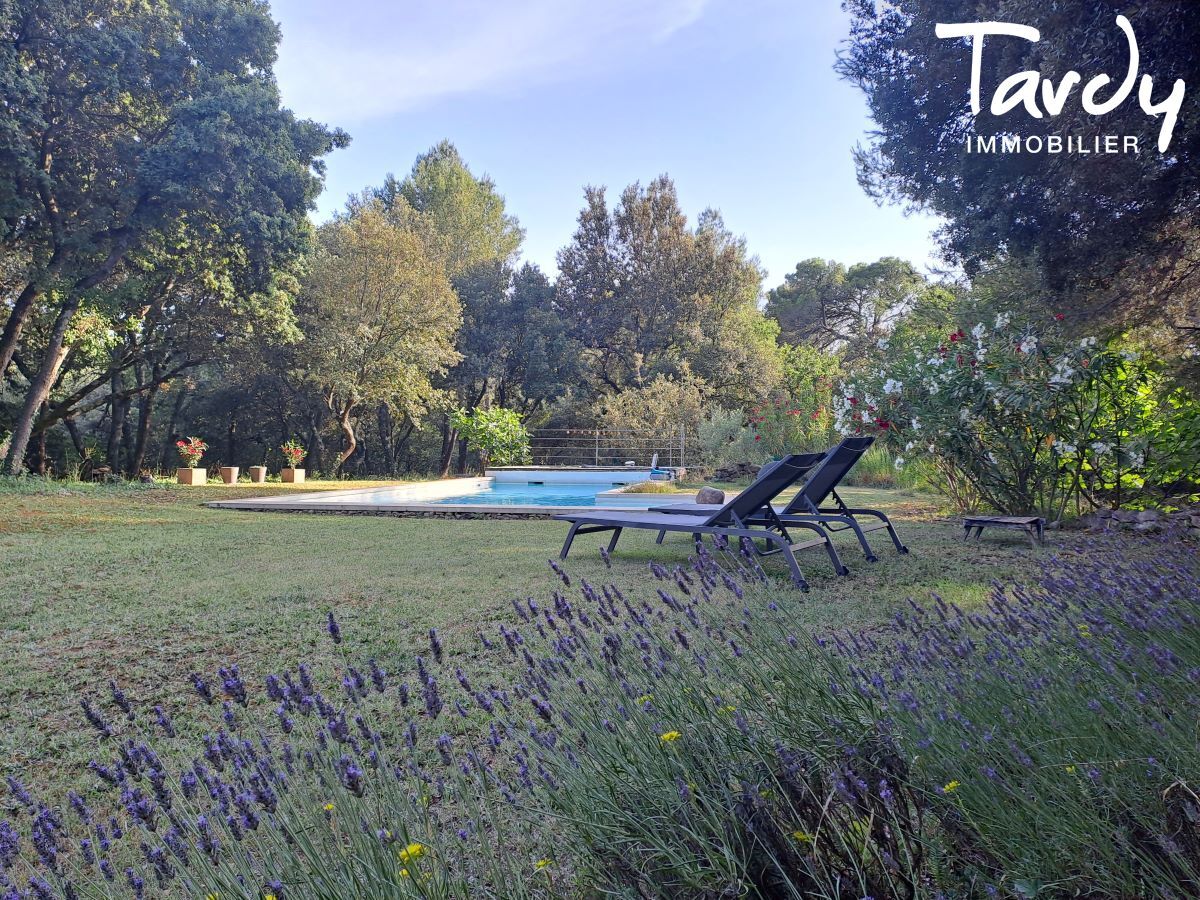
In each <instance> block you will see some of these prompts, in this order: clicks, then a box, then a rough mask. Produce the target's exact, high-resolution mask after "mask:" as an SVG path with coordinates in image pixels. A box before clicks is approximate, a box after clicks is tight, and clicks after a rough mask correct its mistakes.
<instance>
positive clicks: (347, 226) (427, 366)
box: [293, 204, 462, 470]
mask: <svg viewBox="0 0 1200 900" xmlns="http://www.w3.org/2000/svg"><path fill="white" fill-rule="evenodd" d="M299 309H300V316H301V326H302V328H303V329H304V333H305V340H304V342H303V344H302V345H299V346H298V347H297V348H296V352H295V362H294V363H293V365H294V367H295V369H296V370H297V371H298V372H300V373H302V375H303V377H304V379H305V380H306V381H308V382H309V383H311V384H312V385H313V386H315V387H316V388H317V389H318V390H319V392H320V394H321V396H322V397H323V398H324V399H325V403H326V405H327V406H328V408H329V411H330V412H332V413H333V415H334V416H335V418H336V421H337V424H338V427H339V429H340V430H341V433H342V436H343V445H342V452H341V454H340V455H339V458H338V460H337V463H336V464H335V466H334V467H333V468H334V470H336V469H337V468H338V467H339V466H340V465H341V464H342V463H344V462H345V461H346V460H347V459H348V458H349V457H350V455H351V454H352V453H353V452H354V450H355V449H356V447H357V445H358V439H357V435H356V433H355V427H356V416H357V414H358V411H359V409H360V408H361V407H362V406H363V405H366V404H372V405H373V404H380V403H383V404H387V405H388V406H389V407H390V408H393V409H397V410H400V411H402V412H403V413H404V414H405V415H407V416H409V417H410V418H413V419H419V417H420V416H421V415H422V414H423V413H424V412H425V411H426V409H427V408H428V407H429V404H430V403H431V402H432V401H433V400H434V399H435V397H436V396H437V391H436V388H435V387H434V383H433V378H434V376H436V375H439V374H443V373H445V372H446V371H447V369H448V368H449V367H450V366H451V365H452V364H453V363H455V362H457V361H458V359H459V355H458V353H457V352H456V351H455V349H454V335H455V332H456V331H457V330H458V327H459V325H460V323H461V321H462V315H461V308H460V305H459V302H458V298H457V296H455V294H454V291H453V289H452V288H451V286H450V283H449V281H448V280H447V278H446V275H445V272H444V271H443V269H442V267H441V266H440V264H439V263H438V262H437V261H436V260H434V259H431V258H430V257H429V255H428V254H427V253H426V250H425V245H424V244H423V242H422V241H421V238H420V237H419V236H418V235H417V234H416V233H414V232H413V231H412V230H410V229H409V228H407V227H406V226H404V225H399V224H396V223H395V222H394V221H393V220H391V219H390V218H389V217H388V216H387V215H386V214H385V212H384V211H383V210H382V209H380V208H379V206H378V205H376V204H368V205H364V206H361V207H357V208H352V209H351V210H350V211H349V212H348V214H347V215H345V216H341V217H339V218H337V219H335V220H334V221H333V222H330V223H328V224H327V225H324V226H322V228H321V230H320V233H319V247H318V251H317V253H316V254H315V255H314V257H313V260H312V264H311V267H310V271H309V273H308V275H307V276H306V278H305V281H304V286H303V290H302V292H301V296H300V305H299Z"/></svg>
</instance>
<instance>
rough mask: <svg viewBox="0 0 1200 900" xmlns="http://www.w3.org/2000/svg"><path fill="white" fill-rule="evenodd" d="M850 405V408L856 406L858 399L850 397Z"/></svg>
mask: <svg viewBox="0 0 1200 900" xmlns="http://www.w3.org/2000/svg"><path fill="white" fill-rule="evenodd" d="M850 405H851V406H858V398H857V397H851V398H850Z"/></svg>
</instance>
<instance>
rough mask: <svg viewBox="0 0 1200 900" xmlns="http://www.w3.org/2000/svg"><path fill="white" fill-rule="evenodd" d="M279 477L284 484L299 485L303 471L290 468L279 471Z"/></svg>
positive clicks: (302, 479)
mask: <svg viewBox="0 0 1200 900" xmlns="http://www.w3.org/2000/svg"><path fill="white" fill-rule="evenodd" d="M279 477H280V478H281V479H282V480H283V483H284V484H300V483H302V482H303V481H304V470H303V469H291V468H288V469H280V470H279Z"/></svg>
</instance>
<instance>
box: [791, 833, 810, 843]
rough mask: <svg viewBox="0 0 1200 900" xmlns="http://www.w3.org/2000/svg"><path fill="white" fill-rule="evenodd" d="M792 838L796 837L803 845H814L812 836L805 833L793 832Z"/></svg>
mask: <svg viewBox="0 0 1200 900" xmlns="http://www.w3.org/2000/svg"><path fill="white" fill-rule="evenodd" d="M792 837H794V838H795V839H796V840H797V841H798V842H799V843H801V844H811V843H812V835H811V834H808V833H807V832H804V831H793V832H792Z"/></svg>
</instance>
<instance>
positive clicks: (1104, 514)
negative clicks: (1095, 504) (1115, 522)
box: [1096, 506, 1113, 519]
mask: <svg viewBox="0 0 1200 900" xmlns="http://www.w3.org/2000/svg"><path fill="white" fill-rule="evenodd" d="M1096 515H1097V516H1098V517H1099V518H1101V519H1111V518H1112V516H1113V511H1112V509H1111V508H1110V507H1107V506H1101V507H1100V508H1099V509H1097V510H1096Z"/></svg>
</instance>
